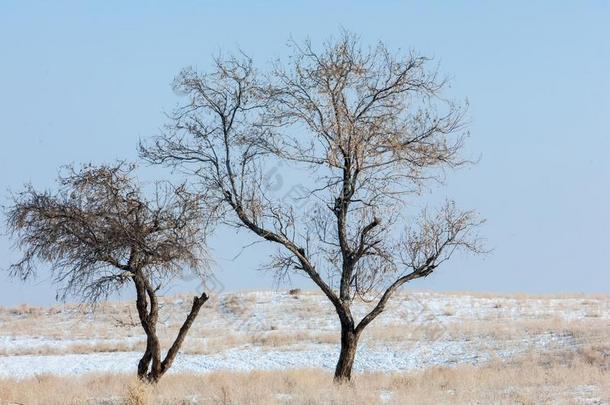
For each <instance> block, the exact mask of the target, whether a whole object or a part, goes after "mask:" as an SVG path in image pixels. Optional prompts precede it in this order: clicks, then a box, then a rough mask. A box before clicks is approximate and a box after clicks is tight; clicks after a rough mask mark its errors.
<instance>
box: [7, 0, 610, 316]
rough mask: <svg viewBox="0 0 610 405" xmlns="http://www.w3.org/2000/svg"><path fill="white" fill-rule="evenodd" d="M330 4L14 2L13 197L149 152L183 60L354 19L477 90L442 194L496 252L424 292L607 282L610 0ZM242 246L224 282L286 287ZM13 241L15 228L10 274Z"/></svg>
mask: <svg viewBox="0 0 610 405" xmlns="http://www.w3.org/2000/svg"><path fill="white" fill-rule="evenodd" d="M229 3H230V4H229ZM328 3H331V2H329V1H303V2H299V3H297V2H288V1H256V2H255V1H242V2H220V1H214V2H212V1H210V2H204V1H198V2H195V1H182V2H169V1H167V2H160V1H159V2H154V1H148V2H135V1H134V2H124V1H98V2H93V1H78V2H76V1H75V2H66V1H53V2H46V1H45V2H33V1H12V0H3V1H2V2H0V139H1V143H0V188H1V190H2V194H1V196H2V197H1V203H2V204H5V203H6V199H5V197H6V195H7V193H6V190H7V189H13V190H16V189H18V188H19V187H20V186H21V185H22V184H23V183H25V182H28V181H31V182H33V184H34V185H36V186H38V187H48V186H50V185H51V184H52V181H53V179H54V177H55V174H56V170H57V167H58V166H60V165H62V164H65V163H69V162H87V161H95V162H102V161H108V160H113V159H115V158H136V151H135V145H136V142H137V140H138V138H140V137H147V136H150V135H154V134H156V133H157V130H158V128H159V127H160V126H161V125H162V124H163V123H164V121H165V120H164V116H163V112H164V111H169V110H171V108H172V107H173V106H174V105H175V103H176V102H177V101H178V99H177V97H176V95H175V94H173V93H172V91H171V89H170V86H169V83H170V81H171V80H172V78H173V77H174V75H175V74H176V73H177V72H178V71H179V70H180V69H181V68H182V67H184V66H187V65H197V66H200V67H206V66H207V65H208V63H209V60H210V56H211V55H212V54H214V53H216V52H218V51H219V50H229V51H232V50H235V49H236V48H237V47H238V46H239V47H240V48H242V49H243V50H244V51H246V52H248V53H250V54H251V55H252V56H253V57H255V59H256V60H257V61H260V63H264V62H265V61H267V60H269V59H271V58H275V57H278V56H282V55H284V54H285V53H286V48H285V46H284V45H285V43H286V41H287V39H288V38H289V36H290V35H292V36H293V37H295V38H296V39H304V38H305V37H306V36H309V37H310V38H311V39H312V40H313V42H314V43H316V42H319V41H320V40H321V39H324V38H326V37H327V36H329V35H331V34H336V33H337V32H338V30H339V28H340V27H344V28H346V29H348V30H351V31H354V32H356V33H358V34H360V35H361V36H362V39H363V40H364V41H365V42H366V41H368V42H373V41H376V40H383V41H384V42H386V43H387V44H388V45H389V46H390V47H392V48H399V47H400V48H403V49H411V48H413V49H416V50H419V51H420V52H422V53H424V54H427V55H430V56H435V57H436V58H437V59H438V60H440V63H441V70H442V71H443V72H444V73H446V74H449V75H450V76H451V77H452V78H453V86H452V89H451V93H452V94H453V95H455V96H458V97H467V98H468V100H469V101H470V106H471V109H470V117H471V120H472V125H471V133H472V135H471V138H470V139H469V142H468V151H469V153H471V154H473V155H475V156H479V155H480V156H481V162H480V163H479V164H478V165H477V166H474V167H472V168H470V169H467V170H463V171H461V172H460V173H457V174H455V175H452V176H451V177H450V181H451V183H450V185H449V186H448V187H447V188H445V189H443V190H440V192H441V193H442V194H443V195H442V197H444V196H445V195H446V196H448V197H452V198H455V199H456V200H457V201H458V202H459V204H460V206H462V207H469V208H470V207H471V208H476V209H478V210H479V211H480V212H481V214H482V215H483V216H484V217H486V218H487V219H488V223H487V224H486V226H485V228H484V230H483V232H484V235H485V236H486V237H487V239H488V241H489V245H490V246H491V247H493V248H494V251H493V252H492V253H491V254H490V255H488V256H487V257H485V258H480V257H475V258H458V260H456V261H454V262H453V263H450V264H448V265H446V266H445V267H443V268H442V269H439V270H438V271H437V272H436V273H434V274H433V276H431V277H430V278H429V279H427V280H424V281H422V282H416V283H414V284H413V287H415V288H427V289H437V290H476V291H507V292H510V291H524V292H530V293H548V292H565V291H569V292H606V293H607V292H610V287H609V286H610V248H609V247H608V246H607V244H608V242H609V240H610V238H609V237H608V233H609V232H610V213H609V209H610V160H609V159H608V152H609V150H610V95H609V92H610V79H609V77H608V74H609V73H610V41H609V38H610V2H607V1H570V2H568V1H521V2H518V1H513V2H486V4H483V3H484V2H478V1H477V2H475V1H472V2H460V1H454V2H430V1H420V2H407V1H402V2H401V1H376V2H370V1H369V2H364V1H361V2H359V1H355V2H342V1H336V2H332V4H331V5H329V4H328ZM155 173H157V172H155ZM158 173H159V174H162V173H163V172H162V171H159V172H158ZM235 240H241V241H243V242H244V243H245V242H246V241H247V240H248V239H247V238H242V237H241V236H239V237H238V238H237V239H236V238H235V236H234V234H233V233H231V232H221V233H219V234H218V235H217V237H216V239H215V241H214V247H215V255H216V260H217V267H218V274H219V276H220V278H221V279H222V281H223V282H224V284H225V285H226V287H227V288H228V289H239V288H270V287H272V282H271V277H270V276H269V275H265V274H261V273H260V272H257V271H255V270H254V268H253V266H254V267H255V265H256V263H258V262H260V261H261V259H262V258H264V256H265V255H266V254H268V253H269V250H266V249H265V248H263V247H262V246H261V245H259V246H258V247H257V248H256V250H255V251H254V250H251V251H249V252H246V253H244V254H243V255H242V256H240V257H239V258H238V259H237V260H234V261H231V260H228V258H230V257H232V256H234V255H235V253H237V250H238V249H235V248H228V247H226V245H227V242H231V243H233V242H234V241H235ZM9 247H10V244H9V242H8V240H7V238H6V236H4V235H2V236H0V267H1V268H5V267H6V266H7V265H8V264H9V261H10V260H11V258H13V259H14V258H15V255H14V254H12V253H10V249H9ZM293 282H294V283H295V284H297V285H305V284H304V281H303V280H299V279H294V280H293ZM53 300H54V290H53V289H52V288H50V287H49V285H48V281H47V280H46V279H45V277H44V276H43V277H40V278H39V279H38V280H37V281H36V282H34V283H28V284H22V283H19V282H16V281H10V280H8V279H6V277H5V274H2V275H0V305H13V304H18V303H25V302H27V303H34V304H45V303H50V302H52V301H53Z"/></svg>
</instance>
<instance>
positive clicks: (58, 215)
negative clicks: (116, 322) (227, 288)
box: [7, 163, 205, 302]
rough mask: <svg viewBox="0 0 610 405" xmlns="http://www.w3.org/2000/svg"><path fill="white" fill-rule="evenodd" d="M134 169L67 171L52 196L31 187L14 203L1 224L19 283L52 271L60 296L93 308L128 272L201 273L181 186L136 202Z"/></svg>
mask: <svg viewBox="0 0 610 405" xmlns="http://www.w3.org/2000/svg"><path fill="white" fill-rule="evenodd" d="M134 170H135V167H134V166H133V165H127V164H124V163H118V164H116V165H114V166H99V167H96V166H91V165H89V166H84V167H83V168H81V169H75V168H74V167H66V168H64V170H63V173H62V174H61V175H60V177H59V180H58V183H59V185H60V189H59V190H58V191H57V192H56V193H54V194H52V193H50V192H38V191H36V190H34V189H33V188H32V187H26V189H25V190H24V191H23V192H21V193H19V194H16V195H15V196H14V200H13V205H12V206H11V207H10V208H9V210H8V213H7V214H8V215H7V225H8V228H9V230H10V231H11V232H12V236H13V237H14V239H15V241H16V246H17V247H19V248H20V249H21V250H22V252H23V256H22V258H21V260H20V261H19V262H17V263H15V264H13V265H12V266H11V273H12V275H13V276H17V277H20V278H23V279H27V278H29V277H31V276H32V275H33V274H34V270H35V265H36V263H38V262H47V263H49V264H51V270H52V273H53V277H54V279H55V281H56V282H58V283H60V284H61V285H62V291H63V295H64V296H65V295H66V294H75V295H80V296H82V297H84V298H85V299H87V300H88V301H91V302H95V301H97V300H98V299H102V298H104V297H106V296H108V295H109V294H110V293H112V292H113V291H116V290H118V289H120V288H121V287H122V286H123V285H124V284H125V282H126V281H128V280H129V278H130V277H131V276H132V275H133V273H134V272H135V271H143V272H146V273H147V274H149V275H150V277H154V278H155V279H162V278H164V277H169V276H171V275H172V274H176V273H180V272H182V271H183V268H182V266H183V265H186V266H187V267H189V268H191V269H195V271H200V270H201V268H203V267H205V261H204V258H205V246H204V244H203V243H204V237H205V229H204V228H203V227H202V226H203V224H204V223H205V222H204V221H203V211H202V208H201V206H200V202H199V199H198V197H197V196H194V195H191V194H190V193H188V192H187V190H186V188H185V187H184V186H178V187H175V186H172V185H170V184H168V183H161V182H159V183H156V184H155V185H154V186H155V187H154V190H153V199H152V200H147V199H145V198H144V197H143V195H142V194H143V193H142V190H141V189H140V187H139V185H137V183H136V182H135V177H134Z"/></svg>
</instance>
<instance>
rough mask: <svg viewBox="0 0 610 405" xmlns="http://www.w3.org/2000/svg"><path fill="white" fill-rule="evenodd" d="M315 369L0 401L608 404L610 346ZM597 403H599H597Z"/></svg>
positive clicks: (63, 385) (44, 390) (29, 390)
mask: <svg viewBox="0 0 610 405" xmlns="http://www.w3.org/2000/svg"><path fill="white" fill-rule="evenodd" d="M331 380H332V378H331V374H330V373H328V372H325V371H321V370H290V371H265V372H263V371H257V372H250V373H237V372H216V373H210V374H203V375H192V374H191V375H171V374H170V375H168V376H166V377H165V378H164V379H163V380H162V381H161V383H160V384H159V385H158V386H157V387H150V386H146V385H142V384H140V383H138V382H137V381H136V380H134V379H133V378H132V377H126V376H122V375H88V376H81V377H78V378H66V377H63V378H62V377H54V376H41V377H37V378H31V379H26V380H20V381H15V380H6V379H5V380H0V403H10V402H16V403H21V404H30V405H36V404H49V405H52V404H129V405H149V404H150V405H152V404H252V405H254V404H265V405H267V404H269V405H271V404H357V403H358V404H360V403H366V404H382V403H393V404H394V403H417V404H449V403H451V404H467V403H494V404H495V403H499V404H503V403H506V404H508V403H510V404H514V403H520V404H535V403H536V404H537V403H587V401H589V402H590V403H593V401H610V347H595V346H591V347H587V348H586V350H581V351H578V352H557V353H554V354H553V355H545V356H540V355H536V354H529V355H527V356H525V357H522V358H520V359H518V360H512V361H509V362H500V361H495V362H491V363H488V364H485V365H482V366H478V367H475V366H468V365H462V366H458V367H455V368H431V369H427V370H424V371H418V372H412V373H395V374H381V373H375V374H362V375H357V376H356V377H355V379H354V382H353V384H350V385H344V386H339V387H338V386H335V385H334V384H333V383H332V381H331ZM597 403H602V402H597Z"/></svg>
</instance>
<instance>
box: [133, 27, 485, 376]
mask: <svg viewBox="0 0 610 405" xmlns="http://www.w3.org/2000/svg"><path fill="white" fill-rule="evenodd" d="M291 48H292V50H293V54H292V56H291V58H290V59H289V63H288V64H287V65H282V64H281V62H276V63H275V64H274V65H273V69H272V71H271V72H269V73H267V74H265V75H263V76H259V75H258V74H257V72H256V70H255V69H254V66H253V63H252V61H251V60H250V59H249V58H248V57H246V56H240V57H230V58H225V59H221V58H217V59H216V60H215V66H214V69H213V70H212V71H211V72H209V73H199V72H197V71H194V70H192V69H185V70H184V71H182V72H181V73H180V74H179V75H178V76H177V78H176V80H175V83H174V87H175V89H176V90H177V91H178V92H180V93H182V94H183V95H185V96H186V97H187V101H186V102H185V103H184V104H183V105H181V106H180V107H178V108H177V109H176V111H175V112H174V114H173V115H172V119H171V122H170V123H169V124H168V126H167V129H166V130H165V131H163V132H162V133H161V135H160V136H157V137H156V138H155V139H154V141H152V142H149V143H141V144H140V154H141V156H142V157H143V158H145V159H146V160H148V161H150V162H153V163H157V164H164V165H167V166H172V167H175V168H180V169H181V170H184V171H186V172H189V173H190V174H192V175H193V176H194V178H195V179H197V181H198V183H199V184H200V185H201V186H202V188H203V189H205V190H208V191H209V194H208V195H207V199H208V201H209V202H210V203H211V204H213V205H215V206H216V205H217V206H222V207H225V208H227V209H228V210H227V211H226V214H227V216H225V217H224V218H225V221H226V222H227V223H228V224H232V225H235V226H238V227H244V228H247V229H249V230H250V231H252V232H253V233H255V234H256V235H258V236H260V237H261V238H264V239H266V240H267V241H270V242H273V243H274V244H276V245H277V246H278V248H279V249H278V254H277V255H276V256H275V257H274V258H273V259H272V262H271V267H273V268H275V269H276V270H277V271H278V272H279V274H286V273H287V272H288V271H298V272H301V273H304V274H306V275H307V276H308V277H309V278H311V280H312V281H313V282H314V283H315V284H316V285H317V286H318V287H319V288H320V289H321V290H322V292H323V293H324V294H325V296H326V297H327V298H328V300H329V301H330V302H331V303H332V305H333V306H334V309H335V310H336V313H337V315H338V317H339V321H340V323H341V352H340V356H339V360H338V363H337V366H336V370H335V380H336V381H338V382H342V381H346V380H349V379H350V378H351V371H352V366H353V363H354V358H355V354H356V347H357V343H358V339H359V337H360V336H361V334H362V331H363V330H364V329H365V328H366V326H367V325H369V324H370V323H371V321H373V319H375V318H376V317H377V316H378V315H379V314H380V313H381V312H382V311H383V310H384V308H385V306H386V303H387V302H388V300H389V299H390V298H391V297H392V295H393V294H394V293H395V292H396V290H398V289H399V288H400V287H401V286H402V285H404V284H405V283H407V282H409V281H412V280H415V279H417V278H421V277H426V276H428V275H429V274H430V273H431V272H432V271H433V270H434V269H436V268H437V267H438V266H439V265H440V264H441V263H443V262H445V261H447V260H448V259H449V258H450V257H451V255H452V254H453V253H454V252H455V251H456V250H458V249H462V250H467V251H471V252H482V247H481V245H480V242H479V239H478V237H477V235H476V234H475V233H474V232H475V228H476V227H477V225H479V224H480V223H481V221H480V220H479V219H477V215H476V214H475V213H474V212H472V211H464V212H462V211H459V210H458V209H457V208H456V207H455V204H454V203H452V202H448V203H447V204H446V205H444V206H443V207H442V208H440V209H439V210H438V212H437V214H434V215H428V214H426V213H425V212H424V213H423V214H422V215H421V217H420V218H419V219H413V217H412V214H409V210H408V209H407V202H408V201H409V200H410V198H412V197H415V196H417V195H418V192H419V191H421V190H422V188H423V187H425V186H426V185H427V184H428V182H429V181H442V180H443V172H444V170H446V169H450V168H456V167H458V166H461V165H463V164H465V163H467V161H465V160H463V159H461V158H460V157H459V152H460V150H461V148H462V145H463V139H464V136H465V128H464V125H463V123H464V108H463V107H461V106H459V105H457V104H455V103H453V102H450V101H446V100H444V99H442V98H441V97H440V94H441V91H442V90H443V88H444V87H445V86H446V83H445V81H444V80H440V79H439V78H438V74H437V71H436V69H432V70H430V69H429V68H428V59H426V58H424V57H420V56H417V55H415V54H409V55H407V56H404V57H400V56H395V55H393V54H392V53H391V52H390V51H389V50H388V49H387V48H386V47H385V46H384V45H383V44H381V43H380V44H378V45H377V46H375V47H373V48H366V49H365V48H363V47H362V46H361V45H360V42H359V39H358V38H357V37H356V36H354V35H352V34H349V33H344V34H343V35H342V36H341V38H339V40H336V41H332V40H331V41H329V42H327V43H326V44H325V45H324V47H323V49H322V50H321V51H316V50H314V49H313V47H312V45H311V44H310V43H309V42H305V43H304V44H298V43H295V42H292V43H291ZM279 161H281V162H284V163H285V164H286V165H287V167H290V168H292V169H294V170H298V171H299V177H300V179H301V181H302V188H303V189H304V190H306V192H304V193H302V195H301V198H300V199H299V201H298V204H291V203H290V202H286V201H282V200H280V201H276V200H274V199H272V198H271V195H270V193H266V190H265V170H266V168H268V167H269V165H272V164H277V162H279ZM307 179H313V180H307ZM302 200H304V201H306V202H309V204H308V205H307V206H308V207H309V209H305V210H304V209H299V206H302V205H303V201H302ZM408 224H411V225H410V226H407V225H408ZM355 299H367V300H370V299H374V300H376V301H375V302H376V305H375V306H374V308H373V309H372V310H371V312H369V313H368V314H367V315H366V316H364V317H363V318H362V319H360V320H359V321H358V320H355V319H354V317H353V315H352V311H351V306H352V302H353V301H354V300H355Z"/></svg>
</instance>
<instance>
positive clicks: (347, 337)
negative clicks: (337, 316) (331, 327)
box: [334, 324, 359, 383]
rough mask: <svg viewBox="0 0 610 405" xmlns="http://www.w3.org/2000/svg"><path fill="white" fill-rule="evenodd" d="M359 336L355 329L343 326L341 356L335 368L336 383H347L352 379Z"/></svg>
mask: <svg viewBox="0 0 610 405" xmlns="http://www.w3.org/2000/svg"><path fill="white" fill-rule="evenodd" d="M358 336H359V334H357V333H356V332H355V331H354V329H353V328H352V327H350V326H349V325H343V324H342V325H341V354H340V355H339V361H338V362H337V367H336V368H335V378H334V380H335V382H336V383H345V382H348V381H350V380H351V378H352V368H353V366H354V359H355V358H356V348H357V347H358Z"/></svg>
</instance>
